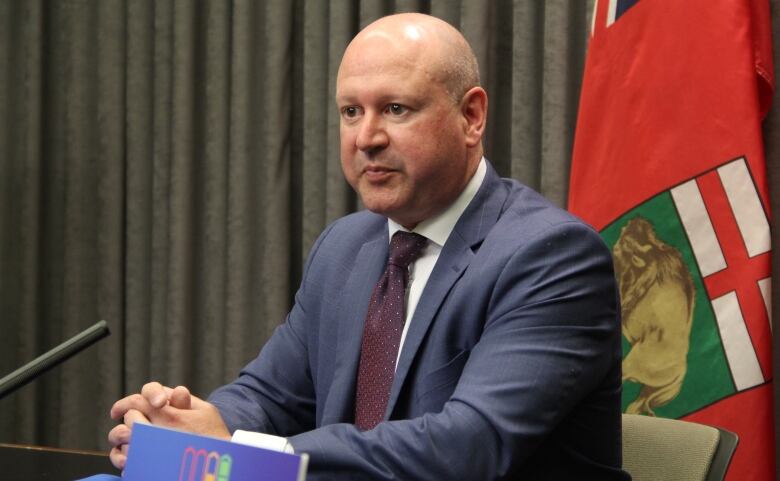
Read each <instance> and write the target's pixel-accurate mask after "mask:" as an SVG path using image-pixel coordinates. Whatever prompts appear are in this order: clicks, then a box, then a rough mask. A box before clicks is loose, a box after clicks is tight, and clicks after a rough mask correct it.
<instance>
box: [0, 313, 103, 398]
mask: <svg viewBox="0 0 780 481" xmlns="http://www.w3.org/2000/svg"><path fill="white" fill-rule="evenodd" d="M109 334H111V331H109V330H108V324H107V323H106V321H100V322H98V323H97V324H95V325H94V326H92V327H90V328H88V329H86V330H84V331H82V332H81V333H79V334H76V335H75V336H73V337H71V338H70V339H68V340H67V341H65V342H63V343H62V344H60V345H59V346H57V347H55V348H54V349H52V350H50V351H49V352H47V353H45V354H42V355H40V356H38V357H36V358H35V359H33V360H32V361H30V362H28V363H27V364H25V365H24V366H22V367H20V368H19V369H17V370H16V371H14V372H12V373H11V374H9V375H7V376H5V377H4V378H3V379H0V399H2V398H4V397H5V396H7V395H8V394H10V393H12V392H13V391H15V390H17V389H19V388H20V387H22V386H24V385H25V384H27V383H28V382H30V381H32V380H33V379H35V378H36V377H38V376H40V375H41V374H43V373H44V372H46V371H48V370H49V369H51V368H53V367H54V366H56V365H58V364H59V363H61V362H63V361H66V360H67V359H69V358H71V357H72V356H74V355H76V354H78V353H79V352H81V351H82V350H83V349H85V348H87V347H89V346H91V345H92V344H94V343H96V342H97V341H99V340H101V339H103V338H104V337H106V336H108V335H109Z"/></svg>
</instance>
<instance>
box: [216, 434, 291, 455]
mask: <svg viewBox="0 0 780 481" xmlns="http://www.w3.org/2000/svg"><path fill="white" fill-rule="evenodd" d="M230 440H231V441H233V442H234V443H238V444H244V445H246V446H253V447H256V448H262V449H270V450H271V451H279V452H282V453H288V454H295V450H294V449H293V447H292V445H291V444H290V443H289V442H287V438H283V437H281V436H274V435H273V434H265V433H254V432H252V431H242V430H240V429H237V430H236V432H234V433H233V437H232V438H231V439H230Z"/></svg>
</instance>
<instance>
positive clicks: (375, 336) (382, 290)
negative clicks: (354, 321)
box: [355, 231, 427, 430]
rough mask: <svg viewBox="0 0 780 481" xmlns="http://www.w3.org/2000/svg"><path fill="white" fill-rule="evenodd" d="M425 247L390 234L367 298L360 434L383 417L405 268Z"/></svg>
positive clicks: (415, 237) (416, 238)
mask: <svg viewBox="0 0 780 481" xmlns="http://www.w3.org/2000/svg"><path fill="white" fill-rule="evenodd" d="M426 243H427V239H426V238H425V237H423V236H421V235H419V234H413V233H411V232H403V231H398V232H396V233H395V234H393V239H392V240H391V241H390V255H389V258H388V260H387V267H386V268H385V273H384V274H382V277H381V278H380V279H379V282H377V284H376V286H375V287H374V292H373V293H372V294H371V302H370V304H369V305H368V314H367V315H366V323H365V325H364V327H363V344H362V346H361V348H360V367H359V368H358V379H357V390H356V395H355V425H356V426H357V427H358V428H360V429H362V430H367V429H372V428H373V427H374V426H376V425H377V424H378V423H379V422H380V421H381V420H382V418H383V417H384V415H385V409H386V408H387V401H388V399H389V397H390V386H392V384H393V377H395V360H396V358H397V357H398V345H399V343H400V342H401V333H402V332H403V329H404V318H405V314H406V312H405V311H406V310H405V309H404V307H405V306H404V300H405V297H406V286H407V283H408V282H409V264H411V263H412V262H414V260H415V259H417V257H419V255H420V253H421V252H422V248H423V247H425V245H426Z"/></svg>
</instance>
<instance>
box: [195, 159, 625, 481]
mask: <svg viewBox="0 0 780 481" xmlns="http://www.w3.org/2000/svg"><path fill="white" fill-rule="evenodd" d="M387 251H388V233H387V219H386V218H384V217H382V216H379V215H376V214H373V213H371V212H367V211H365V212H359V213H356V214H352V215H349V216H346V217H344V218H342V219H340V220H338V221H336V222H334V223H333V224H331V225H330V226H329V227H328V228H327V229H326V230H325V231H324V232H323V233H322V235H321V236H320V237H319V239H318V240H317V242H316V244H315V245H314V247H313V248H312V251H311V254H310V256H309V259H308V262H307V265H306V269H305V272H304V276H303V281H302V283H301V286H300V289H299V291H298V293H297V294H296V297H295V305H294V307H293V308H292V310H291V312H290V314H289V315H288V317H287V319H286V321H285V322H284V324H282V325H281V326H280V327H279V328H278V329H277V330H276V332H275V333H274V334H273V336H272V337H271V339H270V340H269V342H268V343H267V344H266V345H265V346H264V347H263V349H262V351H261V352H260V355H259V356H258V357H257V358H256V359H255V360H253V361H252V362H250V363H249V364H248V365H247V366H246V367H245V368H244V370H243V371H242V372H241V375H240V377H239V378H238V379H237V380H236V381H234V382H233V383H231V384H229V385H227V386H224V387H222V388H220V389H218V390H217V391H215V392H214V393H213V394H212V395H211V397H210V399H209V400H210V401H211V402H213V403H214V404H215V405H216V406H217V408H218V409H219V410H220V413H221V414H222V416H223V418H224V420H225V422H226V423H227V425H228V427H229V428H230V430H231V431H233V430H235V429H246V430H254V431H261V432H267V433H271V434H277V435H280V436H288V437H289V438H290V443H291V444H292V446H293V447H294V448H295V451H296V452H306V453H309V455H310V465H309V476H308V478H307V479H309V480H321V479H334V480H352V479H354V480H358V479H359V480H380V479H388V480H390V479H395V480H417V479H420V480H455V479H457V480H493V479H524V480H548V479H549V480H598V481H607V480H624V479H629V478H628V475H626V474H625V473H623V472H622V471H621V469H620V464H621V460H620V456H621V455H620V453H621V444H620V443H621V438H620V383H621V380H620V358H621V351H620V322H619V315H618V307H617V306H618V304H617V294H616V286H615V282H614V277H613V271H612V262H611V257H610V253H609V251H608V249H607V248H606V246H605V245H604V244H603V242H602V241H601V239H600V237H599V235H598V234H597V233H596V232H594V231H593V230H592V229H590V228H589V227H587V226H586V225H584V224H583V223H582V222H580V221H579V220H577V219H576V218H574V217H572V216H571V215H569V214H568V213H566V212H564V211H563V210H561V209H558V208H556V207H554V206H552V205H551V204H550V203H549V202H548V201H546V200H545V199H543V198H542V197H541V196H540V195H539V194H537V193H536V192H534V191H532V190H531V189H529V188H528V187H525V186H523V185H522V184H520V183H518V182H516V181H513V180H507V179H500V178H499V177H498V175H497V174H496V173H495V171H494V170H493V169H492V168H491V167H490V166H489V167H488V172H487V175H486V177H485V180H484V182H483V184H482V186H481V188H480V189H479V191H478V193H477V195H476V196H475V198H474V199H473V200H472V202H471V203H470V204H469V206H468V208H467V209H466V211H465V212H464V214H463V215H462V216H461V218H460V219H459V221H458V223H457V224H456V226H455V229H454V230H453V232H452V234H451V235H450V237H449V239H448V240H447V242H446V244H445V245H444V247H443V248H442V251H441V255H440V257H439V259H438V262H437V263H436V266H435V267H434V270H433V272H432V273H431V276H430V278H429V280H428V283H427V285H426V286H425V289H424V291H423V293H422V297H421V298H420V301H419V304H418V306H417V309H416V311H415V313H414V317H413V319H412V321H411V325H410V327H409V332H408V334H407V337H406V340H405V344H404V345H403V349H402V352H401V357H400V359H399V362H398V366H397V370H396V376H395V381H394V384H393V387H392V391H391V394H390V401H389V404H388V407H387V412H386V414H385V419H386V420H387V422H383V423H380V424H379V425H378V426H377V427H376V428H375V429H373V430H370V431H366V432H361V431H359V430H358V429H357V428H356V427H355V426H354V425H352V424H351V422H352V420H353V410H354V396H355V382H356V374H357V366H358V360H359V355H360V344H361V337H362V334H363V321H364V318H365V315H366V311H367V306H368V301H369V297H370V295H371V290H372V289H373V286H374V284H375V283H376V281H377V280H378V279H379V277H380V275H381V274H382V272H383V270H384V266H385V262H386V259H387Z"/></svg>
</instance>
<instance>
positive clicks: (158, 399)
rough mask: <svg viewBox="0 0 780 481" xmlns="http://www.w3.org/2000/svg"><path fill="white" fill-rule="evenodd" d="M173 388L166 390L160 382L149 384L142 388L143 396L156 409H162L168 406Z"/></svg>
mask: <svg viewBox="0 0 780 481" xmlns="http://www.w3.org/2000/svg"><path fill="white" fill-rule="evenodd" d="M170 392H171V388H166V387H165V386H163V385H162V384H160V383H159V382H149V383H146V384H144V387H142V388H141V394H142V395H143V397H145V398H146V400H147V401H149V404H151V405H152V406H153V407H155V408H161V407H163V406H165V405H166V404H168V396H169V393H170Z"/></svg>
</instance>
